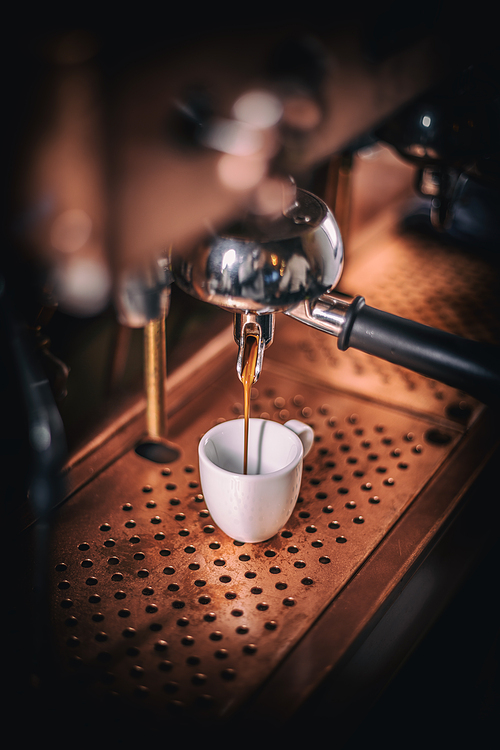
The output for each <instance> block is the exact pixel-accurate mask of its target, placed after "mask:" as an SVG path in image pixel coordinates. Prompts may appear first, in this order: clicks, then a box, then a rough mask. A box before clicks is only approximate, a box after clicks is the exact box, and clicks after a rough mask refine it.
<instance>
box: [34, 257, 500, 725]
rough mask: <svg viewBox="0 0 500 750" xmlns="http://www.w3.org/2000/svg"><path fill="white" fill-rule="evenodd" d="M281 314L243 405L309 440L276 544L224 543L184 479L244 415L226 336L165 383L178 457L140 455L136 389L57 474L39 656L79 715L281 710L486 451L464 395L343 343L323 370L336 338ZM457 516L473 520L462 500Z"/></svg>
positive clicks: (402, 568) (450, 514)
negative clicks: (45, 629) (203, 451)
mask: <svg viewBox="0 0 500 750" xmlns="http://www.w3.org/2000/svg"><path fill="white" fill-rule="evenodd" d="M377 250H378V249H377V248H376V247H375V248H374V251H375V252H376V251H377ZM413 251H414V248H412V249H411V252H413ZM398 257H400V256H398ZM363 262H364V263H366V262H368V263H369V262H370V257H369V256H367V255H366V254H365V255H364V256H363ZM450 264H451V266H452V267H454V268H455V267H456V265H457V259H456V257H452V258H451V260H450ZM359 277H360V278H362V275H361V276H359ZM442 277H443V279H445V274H444V273H443V275H442ZM347 278H348V279H349V269H348V274H347ZM370 280H371V282H372V283H374V282H373V280H374V275H373V274H371V275H370ZM443 283H446V282H445V281H443ZM398 288H399V289H400V292H401V296H402V298H403V299H404V298H405V293H404V287H403V286H402V285H400V286H399V287H398ZM358 291H359V292H360V293H364V290H363V289H362V288H359V290H358ZM457 297H460V298H463V294H462V290H459V294H458V293H457ZM368 302H371V299H370V298H369V297H368ZM392 308H393V309H396V311H397V305H396V304H394V305H393V306H392ZM426 309H428V308H426ZM278 317H279V320H278V321H277V331H276V337H275V343H274V344H273V346H272V347H270V349H269V351H268V353H267V354H266V358H265V363H264V369H263V372H262V374H261V377H260V379H259V381H258V383H257V384H256V387H255V388H254V389H253V391H252V402H251V414H252V416H260V417H264V418H268V419H273V420H277V421H281V422H284V421H286V420H288V419H290V418H298V419H302V420H304V421H306V422H308V423H309V424H311V425H312V426H313V428H314V430H315V434H316V441H315V445H314V446H313V449H312V450H311V452H310V454H309V455H308V457H307V459H306V463H305V466H304V475H303V481H302V488H301V494H300V497H299V500H298V503H297V505H296V508H295V510H294V512H293V514H292V517H291V519H290V521H289V523H287V525H286V526H285V527H284V528H283V529H282V530H281V532H280V533H278V534H277V535H276V536H275V537H274V538H272V539H270V540H269V541H268V542H265V543H261V544H242V543H240V542H238V541H233V540H232V539H230V538H228V537H227V536H225V535H224V534H223V533H222V532H221V531H220V530H219V529H218V528H217V527H216V526H215V525H214V523H213V522H212V519H211V518H210V515H209V512H208V510H207V508H206V506H205V503H204V499H203V493H202V488H201V486H200V483H199V476H198V466H197V445H198V440H199V438H200V437H201V435H202V434H203V433H204V432H206V430H207V429H209V428H210V427H211V426H212V425H213V424H215V423H216V422H217V421H219V420H229V419H237V418H241V415H242V390H241V384H240V383H239V381H238V379H237V377H236V374H235V356H236V352H235V346H234V343H233V342H232V340H231V335H230V332H229V331H227V332H224V333H223V334H222V335H221V336H220V337H219V338H218V339H217V340H216V341H215V342H212V343H211V344H210V345H209V346H208V347H207V348H206V349H205V350H202V351H201V352H200V354H199V355H197V356H196V357H195V358H193V359H192V360H190V361H189V362H188V363H187V364H186V365H184V366H183V368H182V369H181V371H179V372H176V373H174V375H173V377H172V378H170V379H169V382H168V387H169V400H168V404H169V405H168V411H169V439H170V440H172V441H173V442H175V443H176V444H177V445H178V446H179V447H180V450H181V455H180V458H178V459H177V460H176V461H174V462H173V463H172V464H170V465H167V464H165V465H159V464H156V463H151V462H149V461H147V460H146V459H144V458H142V457H141V456H139V455H137V453H136V452H135V450H134V446H135V445H136V444H137V441H138V440H139V439H140V437H141V434H142V433H143V430H144V403H143V402H139V403H138V404H137V406H136V408H135V409H132V410H131V411H130V412H128V413H126V414H124V415H122V417H121V418H120V420H118V421H117V422H115V423H113V424H111V425H110V426H109V428H108V429H107V430H106V431H105V432H103V433H102V434H101V435H100V436H98V437H97V438H96V439H95V441H93V442H92V444H91V445H89V446H88V447H87V449H86V450H85V451H83V452H82V453H81V454H80V455H79V456H76V457H74V458H73V460H72V462H71V465H70V466H69V467H68V473H67V480H68V498H67V500H66V502H64V503H63V504H62V505H61V506H60V507H59V508H58V509H57V510H56V511H55V513H54V523H53V528H52V534H53V536H52V540H51V547H50V561H49V575H50V581H49V587H50V609H51V613H50V617H51V633H52V644H51V647H50V649H51V651H50V652H51V657H50V658H51V662H50V663H51V671H52V674H53V675H55V676H56V679H57V681H58V683H59V684H60V685H62V686H64V687H63V688H62V689H61V690H60V694H61V693H64V694H65V695H70V696H72V695H74V696H75V697H74V698H71V702H72V705H73V711H74V712H75V713H76V714H77V715H78V712H79V701H82V706H85V711H88V710H89V709H88V706H89V705H90V706H91V707H95V706H99V707H103V709H104V712H105V714H104V715H106V712H111V711H116V710H117V709H119V711H120V712H121V716H123V717H125V723H124V730H125V734H126V732H127V729H128V722H129V721H130V717H131V716H133V715H137V716H138V717H139V726H140V727H141V728H142V729H144V731H146V729H147V727H149V726H150V722H154V723H155V725H156V726H158V727H159V730H160V733H161V732H163V730H165V737H168V731H169V730H170V731H172V728H173V727H177V726H184V727H186V728H187V729H188V730H189V731H192V730H194V728H195V727H198V728H201V730H202V731H203V728H204V727H207V726H214V725H215V726H221V725H222V726H226V725H229V724H228V723H229V722H232V721H234V722H235V723H234V724H233V727H234V726H238V722H239V721H240V720H241V721H244V722H246V724H248V723H250V725H251V726H252V727H258V726H259V723H260V722H263V723H264V724H265V723H266V722H268V721H272V722H274V723H276V724H277V725H278V726H279V725H280V724H283V723H285V722H287V721H289V720H290V719H291V718H292V717H293V716H294V715H295V714H296V712H297V711H299V710H300V708H301V707H302V706H303V705H304V703H305V702H307V700H308V699H309V698H310V696H311V695H313V694H314V691H315V690H316V689H317V688H318V687H319V686H321V685H322V683H323V682H324V680H325V678H329V677H331V676H332V675H335V673H336V670H338V669H339V668H340V666H341V665H342V664H345V662H346V660H347V659H348V658H349V656H350V655H352V654H353V653H355V652H356V649H357V648H358V647H359V645H360V644H361V643H362V642H363V641H364V640H365V639H366V637H367V635H368V634H369V632H370V631H371V630H372V629H373V628H374V627H375V626H376V624H377V622H379V621H380V620H381V618H382V616H383V614H384V612H386V611H387V610H388V609H389V608H390V606H391V604H392V603H393V602H394V601H395V600H396V599H397V597H398V596H399V594H400V593H401V591H402V590H404V588H405V586H406V584H407V582H408V580H410V579H411V578H412V576H414V574H415V571H416V570H417V569H418V568H419V566H420V565H421V563H422V561H423V560H425V559H426V557H427V556H428V555H429V554H430V550H432V549H433V547H434V546H435V545H436V541H437V540H438V539H439V538H440V536H441V535H442V534H443V533H444V531H445V529H446V528H447V527H448V526H449V525H450V523H451V521H452V520H453V519H454V518H455V516H456V515H457V513H458V512H459V511H460V509H461V507H462V503H463V502H464V497H465V491H466V490H467V488H469V487H470V486H471V485H472V484H473V482H474V480H475V478H476V477H477V476H478V475H479V474H480V472H481V471H482V469H483V467H484V466H485V464H486V462H487V460H488V458H489V457H491V455H492V454H493V451H494V450H495V448H496V447H497V446H498V435H497V424H496V420H495V419H494V416H492V415H491V414H490V411H489V410H488V409H485V408H483V407H482V406H481V405H480V404H478V403H477V402H474V401H472V400H471V399H468V398H467V397H466V396H465V395H464V394H461V393H457V392H454V391H452V390H451V389H446V388H442V387H440V386H437V385H436V384H435V383H430V382H428V381H426V380H425V379H424V378H417V377H416V376H415V377H413V376H412V378H410V379H409V378H408V377H407V376H406V375H405V374H404V373H402V372H401V371H400V370H398V368H395V367H392V366H389V365H382V366H381V365H380V364H376V363H375V364H372V363H371V362H369V361H368V358H363V357H361V355H357V354H355V353H351V352H349V351H348V352H345V353H344V354H343V355H340V353H338V354H336V355H335V358H336V357H337V356H341V357H342V360H341V363H340V364H339V363H338V362H337V360H336V359H335V360H334V359H333V356H334V355H333V353H332V347H333V346H334V343H333V340H331V339H329V338H328V337H326V335H323V334H319V333H317V332H313V331H311V330H309V329H307V328H305V327H304V326H301V325H300V324H299V323H297V322H296V321H293V320H290V319H287V318H286V317H285V316H278ZM484 500H485V501H487V498H484ZM486 504H487V503H486ZM481 512H482V513H484V512H485V505H483V506H482V508H481ZM472 525H473V526H474V527H476V528H477V527H481V528H482V529H484V533H485V534H486V535H487V534H488V533H489V524H488V523H486V524H485V523H484V522H482V521H481V520H480V518H479V516H478V511H477V509H476V511H474V513H473V514H472ZM492 526H493V524H492ZM465 557H467V555H465V556H464V559H465ZM457 571H458V568H457ZM433 575H434V574H433ZM435 575H436V580H438V579H439V574H438V571H435ZM459 579H460V573H457V575H456V576H455V578H454V580H453V581H452V582H451V583H450V584H449V587H448V590H449V591H452V590H453V587H454V586H456V585H457V582H459ZM439 598H440V599H441V601H439V602H437V603H436V604H435V609H436V611H437V610H438V609H439V607H441V606H442V605H443V603H444V601H445V599H446V596H442V597H441V596H440V597H439ZM424 610H425V607H423V606H422V611H424ZM433 616H435V612H434V614H433V615H432V616H431V617H430V618H429V619H432V617H433ZM398 653H402V652H399V651H398V649H397V648H396V646H395V647H394V655H395V656H397V654H398ZM401 658H403V656H402V657H401ZM82 710H84V709H83V708H82ZM90 710H91V711H93V710H94V709H93V708H92V709H90ZM109 715H111V714H109ZM113 715H114V714H113ZM143 717H146V718H143ZM246 724H244V725H246ZM249 728H250V727H249Z"/></svg>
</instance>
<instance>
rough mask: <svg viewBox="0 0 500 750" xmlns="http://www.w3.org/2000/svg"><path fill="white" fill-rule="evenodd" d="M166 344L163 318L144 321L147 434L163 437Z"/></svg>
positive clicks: (164, 429) (164, 432) (165, 432)
mask: <svg viewBox="0 0 500 750" xmlns="http://www.w3.org/2000/svg"><path fill="white" fill-rule="evenodd" d="M166 378H167V346H166V328H165V318H164V317H163V316H162V317H160V318H156V319H154V320H150V321H148V322H147V323H146V326H145V328H144V379H145V388H146V425H147V431H148V436H149V437H151V438H164V437H166V434H167V429H166V411H165V406H166Z"/></svg>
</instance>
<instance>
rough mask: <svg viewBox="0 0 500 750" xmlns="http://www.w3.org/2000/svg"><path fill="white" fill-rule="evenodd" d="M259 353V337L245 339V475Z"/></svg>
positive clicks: (242, 376)
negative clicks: (252, 395) (251, 404)
mask: <svg viewBox="0 0 500 750" xmlns="http://www.w3.org/2000/svg"><path fill="white" fill-rule="evenodd" d="M258 352H259V337H258V336H257V335H253V334H249V335H248V336H247V337H246V339H245V348H244V349H243V360H242V367H241V382H242V383H243V397H244V417H245V445H244V453H243V474H246V473H247V470H248V427H249V419H250V393H251V390H252V385H253V384H254V382H255V367H256V365H257V354H258Z"/></svg>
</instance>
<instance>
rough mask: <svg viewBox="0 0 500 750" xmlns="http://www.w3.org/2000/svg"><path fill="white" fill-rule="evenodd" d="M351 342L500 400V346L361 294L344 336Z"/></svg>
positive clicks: (482, 397) (344, 345)
mask: <svg viewBox="0 0 500 750" xmlns="http://www.w3.org/2000/svg"><path fill="white" fill-rule="evenodd" d="M338 346H339V349H341V350H342V351H345V350H346V349H348V348H349V347H352V348H353V349H359V350H360V351H363V352H366V353H367V354H372V355H374V356H375V357H379V358H381V359H384V360H386V361H388V362H392V363H393V364H395V365H400V366H401V367H406V368H407V369H409V370H412V371H413V372H417V373H419V374H420V375H424V376H426V377H428V378H432V379H433V380H437V381H439V382H441V383H445V384H446V385H449V386H451V387H453V388H457V389H459V390H461V391H464V392H465V393H468V394H470V395H471V396H473V397H474V398H477V399H478V400H479V401H481V402H483V403H485V404H489V405H496V406H499V405H500V347H498V346H494V345H491V344H485V343H480V342H477V341H472V340H470V339H465V338H461V337H460V336H455V335H453V334H451V333H447V332H446V331H440V330H438V329H436V328H431V327H429V326H425V325H422V324H421V323H415V322H414V321H411V320H407V319H405V318H400V317H398V316H397V315H391V314H390V313H386V312H383V311H382V310H377V309H375V308H373V307H369V306H368V305H366V304H365V301H364V299H363V297H357V298H356V299H355V300H354V301H353V303H352V305H351V306H350V308H349V311H348V314H347V318H346V323H345V326H344V329H343V331H342V333H341V335H340V336H339V338H338Z"/></svg>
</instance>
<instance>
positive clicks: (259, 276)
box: [172, 189, 500, 404]
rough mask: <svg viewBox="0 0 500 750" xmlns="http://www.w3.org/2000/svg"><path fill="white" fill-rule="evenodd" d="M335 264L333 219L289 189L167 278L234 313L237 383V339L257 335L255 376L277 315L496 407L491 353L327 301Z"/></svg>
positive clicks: (352, 303)
mask: <svg viewBox="0 0 500 750" xmlns="http://www.w3.org/2000/svg"><path fill="white" fill-rule="evenodd" d="M343 262H344V252H343V244H342V238H341V236H340V232H339V229H338V226H337V224H336V221H335V218H334V217H333V214H332V213H331V211H330V210H329V209H328V207H327V206H326V204H325V203H324V202H323V201H321V200H320V199H319V198H317V197H316V196H314V195H312V194H311V193H309V192H306V191H304V190H300V189H297V190H296V193H295V200H294V201H293V202H292V204H291V205H289V206H287V207H286V209H284V210H283V212H282V215H280V216H279V217H277V218H274V219H269V218H266V217H262V216H248V217H246V219H245V220H242V221H240V222H238V223H235V224H233V225H232V226H230V227H228V228H227V230H225V231H223V232H219V233H218V234H217V235H215V236H213V237H211V238H209V239H207V240H206V241H205V242H204V243H202V244H200V245H199V246H198V247H197V248H196V249H194V250H193V251H192V252H190V253H188V254H185V255H179V256H176V255H175V254H174V255H173V258H172V271H173V275H174V281H175V283H177V285H178V286H179V287H181V288H182V289H183V290H184V291H185V292H187V293H188V294H190V295H192V296H193V297H196V298H197V299H200V300H203V301H205V302H209V303H211V304H214V305H218V306H219V307H221V308H223V309H225V310H228V311H230V312H232V313H233V314H234V317H235V324H234V336H235V340H236V343H237V344H238V346H239V354H238V360H237V370H238V375H239V377H240V379H241V357H242V351H243V348H244V344H245V340H246V336H247V335H248V334H249V333H252V335H256V333H257V334H259V337H260V347H259V354H258V360H257V367H256V379H257V377H258V375H259V374H260V371H261V369H262V358H263V352H264V349H265V347H266V346H268V345H269V344H270V343H271V342H272V337H273V329H274V326H273V318H274V314H275V313H277V312H284V313H285V314H286V315H289V316H290V317H292V318H295V319H296V320H299V321H300V322H302V323H305V324H306V325H309V326H312V327H313V328H317V329H319V330H321V331H324V332H326V333H329V334H331V335H333V336H336V337H337V339H338V346H339V349H341V350H342V351H344V350H346V349H348V348H349V347H352V348H355V349H358V350H360V351H364V352H367V353H369V354H372V355H374V356H377V357H379V358H381V359H384V360H386V361H389V362H392V363H393V364H396V365H400V366H402V367H405V368H407V369H410V370H413V371H414V372H417V373H419V374H421V375H424V376H426V377H429V378H432V379H434V380H437V381H439V382H442V383H445V384H447V385H450V386H451V387H454V388H458V389H459V390H462V391H465V392H466V393H469V394H470V395H472V396H474V397H476V398H478V399H479V400H480V401H482V402H484V403H492V404H498V403H500V354H499V348H498V347H495V346H492V345H489V344H483V343H479V342H476V341H471V340H469V339H464V338H461V337H459V336H455V335H453V334H450V333H448V332H445V331H441V330H437V329H434V328H431V327H429V326H425V325H421V324H420V323H415V322H413V321H411V320H406V319H404V318H400V317H398V316H395V315H391V314H389V313H386V312H383V311H381V310H377V309H375V308H372V307H369V306H368V305H366V304H365V300H364V298H363V297H360V296H358V297H355V298H352V297H346V296H344V295H342V294H337V293H335V294H333V293H332V290H333V289H334V288H335V287H336V285H337V283H338V282H339V280H340V277H341V274H342V269H343ZM238 368H239V369H238Z"/></svg>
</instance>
